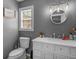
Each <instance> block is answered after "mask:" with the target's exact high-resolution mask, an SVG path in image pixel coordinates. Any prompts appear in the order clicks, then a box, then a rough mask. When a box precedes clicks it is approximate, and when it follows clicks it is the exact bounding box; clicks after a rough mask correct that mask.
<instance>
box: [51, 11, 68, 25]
mask: <svg viewBox="0 0 79 59" xmlns="http://www.w3.org/2000/svg"><path fill="white" fill-rule="evenodd" d="M66 19H67V17H66V15H65V12H64V11H63V10H59V11H58V10H55V11H54V12H53V13H52V15H51V21H52V23H55V24H61V23H63V22H65V21H66Z"/></svg>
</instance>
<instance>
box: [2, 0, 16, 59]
mask: <svg viewBox="0 0 79 59" xmlns="http://www.w3.org/2000/svg"><path fill="white" fill-rule="evenodd" d="M3 7H4V8H9V9H13V10H16V18H11V19H9V18H5V17H4V18H3V58H4V59H6V58H7V56H8V53H9V52H10V51H11V50H12V49H13V47H14V44H15V42H16V40H17V36H18V12H17V11H18V8H17V7H18V5H17V3H16V1H15V0H3Z"/></svg>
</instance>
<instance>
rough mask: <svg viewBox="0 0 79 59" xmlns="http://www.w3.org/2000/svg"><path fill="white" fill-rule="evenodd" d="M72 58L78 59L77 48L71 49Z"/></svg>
mask: <svg viewBox="0 0 79 59" xmlns="http://www.w3.org/2000/svg"><path fill="white" fill-rule="evenodd" d="M70 55H71V57H76V48H70Z"/></svg>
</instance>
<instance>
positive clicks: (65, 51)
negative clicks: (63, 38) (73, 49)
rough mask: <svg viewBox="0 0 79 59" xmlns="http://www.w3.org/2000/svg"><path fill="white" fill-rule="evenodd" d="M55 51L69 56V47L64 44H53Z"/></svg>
mask: <svg viewBox="0 0 79 59" xmlns="http://www.w3.org/2000/svg"><path fill="white" fill-rule="evenodd" d="M55 53H57V54H60V55H67V56H69V48H68V47H66V46H60V45H55Z"/></svg>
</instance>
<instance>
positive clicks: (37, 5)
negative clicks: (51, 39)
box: [19, 0, 76, 38]
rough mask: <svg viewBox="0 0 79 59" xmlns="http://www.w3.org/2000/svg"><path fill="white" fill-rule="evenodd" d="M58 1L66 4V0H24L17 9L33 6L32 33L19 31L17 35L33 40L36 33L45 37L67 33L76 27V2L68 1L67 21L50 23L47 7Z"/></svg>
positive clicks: (73, 0) (74, 0)
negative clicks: (41, 33)
mask: <svg viewBox="0 0 79 59" xmlns="http://www.w3.org/2000/svg"><path fill="white" fill-rule="evenodd" d="M58 1H61V2H66V1H67V0H25V1H24V2H21V3H19V8H21V7H26V6H30V5H34V31H32V32H30V31H19V35H20V36H30V37H31V38H35V37H36V36H37V33H38V32H44V33H45V34H46V35H51V34H52V33H68V30H69V29H70V27H72V26H76V0H69V1H70V2H69V8H68V10H67V11H66V14H67V17H68V18H67V21H66V22H64V23H63V24H60V25H56V24H52V23H51V21H50V18H49V11H48V6H50V5H51V4H55V3H56V2H58Z"/></svg>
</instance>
